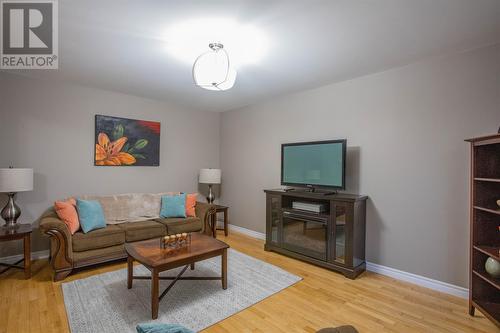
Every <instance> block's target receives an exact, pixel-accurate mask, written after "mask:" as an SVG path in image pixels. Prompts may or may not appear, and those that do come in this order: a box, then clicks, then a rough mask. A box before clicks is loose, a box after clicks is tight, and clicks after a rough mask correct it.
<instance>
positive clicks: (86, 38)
mask: <svg viewBox="0 0 500 333" xmlns="http://www.w3.org/2000/svg"><path fill="white" fill-rule="evenodd" d="M213 17H215V18H219V17H223V18H230V19H235V20H237V21H238V22H240V23H242V24H251V25H253V26H254V27H256V28H258V29H259V30H260V31H261V32H262V33H263V34H265V36H266V38H267V41H268V48H267V52H266V53H265V55H264V56H263V57H262V59H260V61H259V62H258V63H256V64H252V65H247V66H244V67H241V68H239V70H238V78H237V81H236V84H235V86H234V88H233V89H231V90H229V91H225V92H214V91H205V90H202V89H200V88H198V87H196V86H194V85H193V82H192V77H191V66H190V64H188V63H186V62H185V61H184V62H183V61H179V60H178V59H177V58H175V57H173V56H172V55H171V54H169V53H168V52H167V45H168V43H169V41H168V40H166V37H165V31H167V30H168V28H169V27H171V26H172V25H173V24H176V23H182V22H184V21H188V20H192V19H197V18H213ZM59 34H60V37H59V38H60V41H59V48H60V50H59V55H60V56H59V59H60V64H59V70H57V71H49V70H45V71H36V70H32V71H27V72H25V73H22V74H25V75H30V76H38V77H42V78H47V79H55V80H69V81H72V82H77V83H80V84H84V85H89V86H93V87H97V88H103V89H108V90H113V91H119V92H123V93H127V94H132V95H138V96H144V97H149V98H154V99H158V100H165V101H168V102H171V103H175V104H181V105H185V106H187V107H190V108H195V109H200V110H207V111H226V110H230V109H234V108H238V107H241V106H245V105H248V104H252V103H256V102H258V101H261V100H263V99H267V98H270V97H272V96H276V95H280V94H284V93H289V92H294V91H299V90H303V89H308V88H313V87H317V86H321V85H324V84H327V83H332V82H338V81H342V80H346V79H350V78H354V77H358V76H362V75H366V74H370V73H374V72H379V71H382V70H386V69H389V68H392V67H397V66H401V65H405V64H408V63H412V62H415V61H419V60H421V59H423V58H425V57H429V56H435V55H441V54H447V53H451V52H457V51H463V50H467V49H471V48H476V47H480V46H484V45H488V44H494V43H498V42H500V0H325V1H321V0H302V1H299V0H246V1H245V0H227V1H223V0H213V1H207V0H199V1H194V0H177V1H165V0H157V1H155V0H141V1H137V0H130V1H128V0H127V1H125V0H122V1H120V0H106V1H102V0H85V1H82V0H61V1H59ZM222 42H223V41H222ZM249 44H251V43H249ZM249 46H250V47H251V45H249ZM228 51H229V52H230V50H228Z"/></svg>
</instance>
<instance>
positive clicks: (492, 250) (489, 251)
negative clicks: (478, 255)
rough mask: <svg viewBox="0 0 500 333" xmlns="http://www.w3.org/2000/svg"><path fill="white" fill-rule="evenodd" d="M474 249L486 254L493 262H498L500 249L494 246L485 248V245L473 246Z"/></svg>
mask: <svg viewBox="0 0 500 333" xmlns="http://www.w3.org/2000/svg"><path fill="white" fill-rule="evenodd" d="M474 249H475V250H477V251H479V252H482V253H484V254H486V255H487V256H489V257H492V258H493V259H495V260H498V261H500V254H499V251H500V247H495V246H485V245H475V246H474Z"/></svg>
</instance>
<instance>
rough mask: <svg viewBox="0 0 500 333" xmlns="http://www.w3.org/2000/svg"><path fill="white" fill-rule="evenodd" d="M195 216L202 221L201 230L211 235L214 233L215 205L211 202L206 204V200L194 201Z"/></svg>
mask: <svg viewBox="0 0 500 333" xmlns="http://www.w3.org/2000/svg"><path fill="white" fill-rule="evenodd" d="M195 210H196V216H197V217H199V218H200V219H201V222H202V230H201V232H202V233H204V234H206V235H209V236H213V235H214V230H213V229H214V227H215V224H214V223H215V206H214V205H212V204H208V203H206V202H199V201H198V202H197V203H196V207H195Z"/></svg>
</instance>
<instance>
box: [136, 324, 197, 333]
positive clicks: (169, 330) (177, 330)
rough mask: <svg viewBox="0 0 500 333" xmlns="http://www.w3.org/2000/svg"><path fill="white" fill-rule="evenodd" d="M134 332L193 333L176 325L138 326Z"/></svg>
mask: <svg viewBox="0 0 500 333" xmlns="http://www.w3.org/2000/svg"><path fill="white" fill-rule="evenodd" d="M136 330H137V333H194V332H193V331H191V330H190V329H188V328H185V327H184V326H181V325H178V324H156V323H153V324H139V325H137V327H136Z"/></svg>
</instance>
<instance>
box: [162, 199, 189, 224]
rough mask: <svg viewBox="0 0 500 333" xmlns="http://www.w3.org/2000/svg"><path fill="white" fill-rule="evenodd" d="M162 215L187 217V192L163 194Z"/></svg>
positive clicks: (164, 216)
mask: <svg viewBox="0 0 500 333" xmlns="http://www.w3.org/2000/svg"><path fill="white" fill-rule="evenodd" d="M160 217H161V218H169V217H186V194H185V193H182V194H178V195H164V196H162V197H161V210H160Z"/></svg>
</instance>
